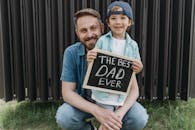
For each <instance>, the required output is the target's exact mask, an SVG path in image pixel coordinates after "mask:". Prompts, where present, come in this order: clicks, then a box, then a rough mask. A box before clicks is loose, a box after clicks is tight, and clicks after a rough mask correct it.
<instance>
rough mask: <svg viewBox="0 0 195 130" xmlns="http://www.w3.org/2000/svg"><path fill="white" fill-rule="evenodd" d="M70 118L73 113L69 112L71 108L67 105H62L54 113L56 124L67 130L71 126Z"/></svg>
mask: <svg viewBox="0 0 195 130" xmlns="http://www.w3.org/2000/svg"><path fill="white" fill-rule="evenodd" d="M72 116H73V111H72V110H71V107H69V106H68V105H67V104H63V105H61V106H60V107H59V108H58V110H57V112H56V116H55V117H56V122H57V124H58V125H59V126H60V127H61V128H63V129H68V128H70V127H71V125H72V123H71V121H72V120H71V117H72Z"/></svg>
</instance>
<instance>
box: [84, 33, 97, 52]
mask: <svg viewBox="0 0 195 130" xmlns="http://www.w3.org/2000/svg"><path fill="white" fill-rule="evenodd" d="M97 39H98V36H97V35H95V36H92V37H87V38H86V39H84V46H85V47H86V48H87V49H88V50H91V49H93V48H94V47H95V44H96V41H97ZM90 40H93V41H91V42H90ZM87 42H88V43H87Z"/></svg>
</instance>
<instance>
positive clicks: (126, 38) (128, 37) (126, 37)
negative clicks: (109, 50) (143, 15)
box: [106, 31, 132, 41]
mask: <svg viewBox="0 0 195 130" xmlns="http://www.w3.org/2000/svg"><path fill="white" fill-rule="evenodd" d="M106 36H107V37H110V38H112V32H111V31H109V32H108V33H107V34H106ZM125 40H126V41H131V40H132V39H131V37H130V36H129V34H128V33H127V32H126V33H125Z"/></svg>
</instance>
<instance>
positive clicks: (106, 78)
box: [83, 50, 134, 94]
mask: <svg viewBox="0 0 195 130" xmlns="http://www.w3.org/2000/svg"><path fill="white" fill-rule="evenodd" d="M97 51H98V53H97V57H96V59H94V60H93V61H92V62H91V63H90V64H89V65H88V69H87V73H86V76H85V80H84V83H83V88H86V89H93V90H100V91H104V92H110V93H116V94H127V93H128V92H129V90H130V82H131V77H132V74H134V73H133V70H132V69H131V66H132V61H133V60H132V59H130V58H127V57H125V56H118V55H114V54H113V53H111V52H107V51H102V50H97Z"/></svg>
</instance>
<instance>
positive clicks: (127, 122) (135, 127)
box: [121, 102, 148, 130]
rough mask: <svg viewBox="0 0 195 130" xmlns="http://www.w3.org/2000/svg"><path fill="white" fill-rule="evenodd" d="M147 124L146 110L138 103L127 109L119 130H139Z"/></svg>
mask: <svg viewBox="0 0 195 130" xmlns="http://www.w3.org/2000/svg"><path fill="white" fill-rule="evenodd" d="M147 122H148V114H147V112H146V109H145V108H144V107H143V106H142V105H141V104H140V103H138V102H135V103H134V105H133V106H132V107H131V108H130V109H129V111H128V112H127V113H126V115H125V116H124V118H123V127H122V129H121V130H141V129H143V128H144V127H145V125H146V123H147Z"/></svg>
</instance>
